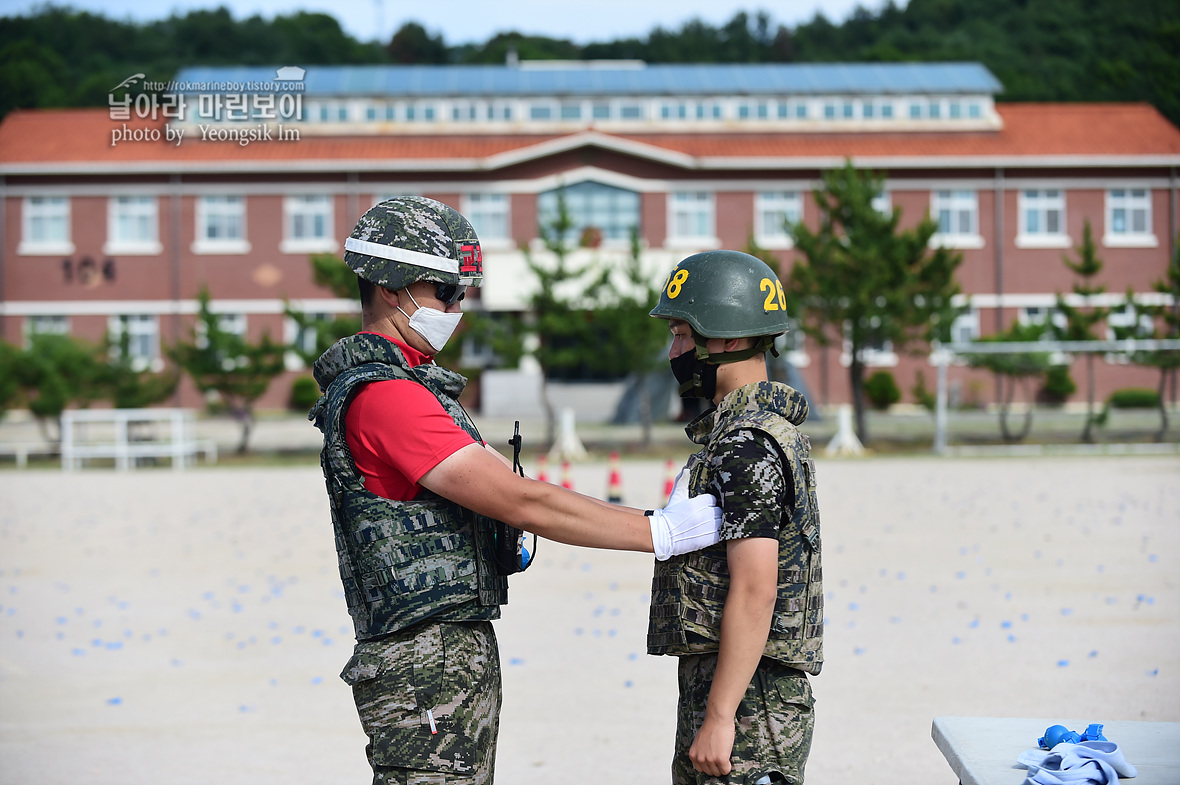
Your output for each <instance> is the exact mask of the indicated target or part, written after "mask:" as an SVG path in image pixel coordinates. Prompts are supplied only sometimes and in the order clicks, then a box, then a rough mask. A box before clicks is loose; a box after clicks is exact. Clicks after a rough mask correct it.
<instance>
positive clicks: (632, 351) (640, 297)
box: [587, 227, 668, 447]
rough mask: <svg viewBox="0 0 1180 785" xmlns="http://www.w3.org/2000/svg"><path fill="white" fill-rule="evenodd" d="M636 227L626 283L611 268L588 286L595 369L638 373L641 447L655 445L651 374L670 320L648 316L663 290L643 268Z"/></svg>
mask: <svg viewBox="0 0 1180 785" xmlns="http://www.w3.org/2000/svg"><path fill="white" fill-rule="evenodd" d="M641 257H642V251H641V244H640V242H639V229H638V227H632V228H631V238H630V253H628V255H627V259H626V261H625V262H624V263H623V266H622V270H621V272H622V279H623V280H622V285H621V286H620V285H618V283H617V282H616V281H615V280H614V274H613V273H614V271H613V270H612V269H610V268H607V269H606V270H604V271H603V274H602V276H601V277H600V278H599V281H598V282H597V283H598V285H592V286H591V287H590V289H588V290H587V292H588V294H590V296H591V297H592V298H593V299H594V303H595V309H594V311H593V313H592V319H591V323H592V325H593V326H596V327H598V329H599V337H598V338H597V340H598V348H599V350H598V351H597V352H596V353H595V354H594V357H593V362H592V367H594V368H595V369H597V370H599V371H603V372H605V373H607V374H609V375H618V376H628V375H634V376H635V377H636V382H637V387H636V389H637V390H638V395H639V420H640V423H641V425H642V429H643V446H644V447H646V446H648V445H649V444H650V443H651V424H652V412H651V394H650V391H649V390H648V385H647V377H648V375H649V374H650V373H651V372H652V371H653V370H655V369H656V367H658V365H659V364H660V361H661V359H662V357H663V353H662V349H663V348H664V346H665V345H666V344H667V343H668V332H667V322H665V321H664V320H662V319H653V318H652V317H651V316H649V315H648V314H649V313H650V311H651V309H652V308H655V307H656V304H657V303H659V301H660V289H659V287H657V286H653V285H652V283H651V276H650V275H648V274H647V272H646V271H645V270H644V267H643V261H642V258H641Z"/></svg>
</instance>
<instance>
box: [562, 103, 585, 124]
mask: <svg viewBox="0 0 1180 785" xmlns="http://www.w3.org/2000/svg"><path fill="white" fill-rule="evenodd" d="M561 119H562V120H581V119H582V104H581V103H576V102H571V103H563V104H562V105H561Z"/></svg>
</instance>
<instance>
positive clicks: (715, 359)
mask: <svg viewBox="0 0 1180 785" xmlns="http://www.w3.org/2000/svg"><path fill="white" fill-rule="evenodd" d="M692 342H693V343H694V344H696V355H697V359H698V360H700V361H701V362H707V363H710V364H711V365H724V364H725V363H736V362H741V361H742V360H748V359H750V358H751V357H753V356H754V355H756V354H762V353H763V352H766V351H769V352H770V353H771V354H773V355H774V356H775V357H778V350H777V349H775V348H774V336H773V335H760V336H758V337H757V338H755V339H754V343H753V345H751V346H748V347H746V348H745V349H738V350H736V351H732V352H714V353H712V354H711V353H710V352H709V350H708V349H707V348H705V346H706V344H707V343H708V342H709V339H708V338H706V337H705V336H703V335H701V334H700V333H698V332H697V331H696V330H693V331H692Z"/></svg>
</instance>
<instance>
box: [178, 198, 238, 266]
mask: <svg viewBox="0 0 1180 785" xmlns="http://www.w3.org/2000/svg"><path fill="white" fill-rule="evenodd" d="M223 199H224V200H230V199H233V200H236V201H232V202H231V201H214V200H223ZM195 213H196V239H194V240H193V244H192V252H193V253H195V254H244V253H249V252H250V241H249V240H247V239H246V238H247V233H246V227H247V224H246V197H245V196H243V195H241V194H210V195H208V196H199V197H197V204H196V210H195ZM214 219H236V221H237V225H238V227H239V230H240V233H241V236H240V237H209V236H208V235H209V232H208V229H209V226H210V221H211V220H214Z"/></svg>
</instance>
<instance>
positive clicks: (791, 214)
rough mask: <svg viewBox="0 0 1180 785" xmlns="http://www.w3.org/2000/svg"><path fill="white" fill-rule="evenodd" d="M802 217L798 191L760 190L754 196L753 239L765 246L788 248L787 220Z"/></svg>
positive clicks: (789, 240) (796, 220) (793, 220)
mask: <svg viewBox="0 0 1180 785" xmlns="http://www.w3.org/2000/svg"><path fill="white" fill-rule="evenodd" d="M802 219H803V199H802V197H801V196H800V195H799V192H798V191H762V192H761V193H759V194H757V195H756V196H755V197H754V239H755V241H756V242H757V243H758V244H759V245H761V246H763V247H766V248H775V247H778V248H789V247H791V245H792V241H791V235H790V233H789V232H788V231H787V222H790V223H796V222H798V221H800V220H802Z"/></svg>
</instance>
